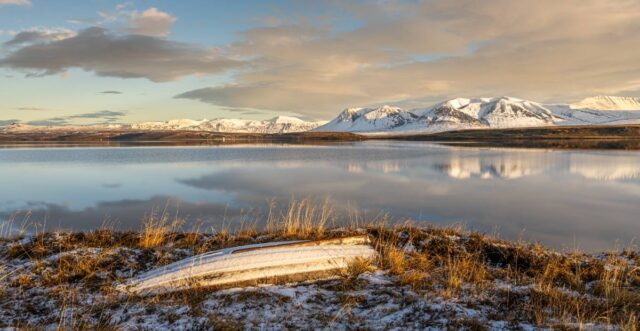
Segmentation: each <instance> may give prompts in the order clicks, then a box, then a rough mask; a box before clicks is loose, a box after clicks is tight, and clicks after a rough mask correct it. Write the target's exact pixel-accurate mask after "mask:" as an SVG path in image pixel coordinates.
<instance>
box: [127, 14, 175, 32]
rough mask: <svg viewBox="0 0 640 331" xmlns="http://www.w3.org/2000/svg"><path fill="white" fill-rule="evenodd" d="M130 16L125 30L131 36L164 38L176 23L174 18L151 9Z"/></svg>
mask: <svg viewBox="0 0 640 331" xmlns="http://www.w3.org/2000/svg"><path fill="white" fill-rule="evenodd" d="M130 15H131V17H130V19H129V28H128V29H127V30H128V31H129V32H130V33H133V34H141V35H146V36H155V37H166V36H168V35H169V30H170V29H171V26H172V25H173V23H174V22H175V21H176V18H175V16H172V15H170V14H169V13H165V12H163V11H160V10H158V9H157V8H153V7H152V8H149V9H147V10H145V11H143V12H139V11H134V12H132V13H131V14H130Z"/></svg>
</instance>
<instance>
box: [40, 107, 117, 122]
mask: <svg viewBox="0 0 640 331" xmlns="http://www.w3.org/2000/svg"><path fill="white" fill-rule="evenodd" d="M126 115H127V113H125V112H121V111H112V110H100V111H96V112H91V113H83V114H74V115H68V116H58V117H52V118H47V119H43V120H35V121H29V122H27V124H30V125H44V126H57V125H69V124H72V122H73V120H83V119H84V120H87V119H89V120H90V119H95V120H101V121H100V123H114V122H117V121H119V120H120V119H121V118H122V117H124V116H126Z"/></svg>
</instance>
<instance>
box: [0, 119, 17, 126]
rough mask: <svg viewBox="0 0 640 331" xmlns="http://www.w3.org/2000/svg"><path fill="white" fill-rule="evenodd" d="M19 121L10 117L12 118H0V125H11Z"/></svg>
mask: <svg viewBox="0 0 640 331" xmlns="http://www.w3.org/2000/svg"><path fill="white" fill-rule="evenodd" d="M18 122H20V120H18V119H12V120H0V126H6V125H11V124H13V123H18Z"/></svg>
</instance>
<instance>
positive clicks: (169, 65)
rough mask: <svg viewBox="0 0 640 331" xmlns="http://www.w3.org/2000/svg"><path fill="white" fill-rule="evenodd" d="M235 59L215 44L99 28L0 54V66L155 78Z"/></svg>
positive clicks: (35, 72)
mask: <svg viewBox="0 0 640 331" xmlns="http://www.w3.org/2000/svg"><path fill="white" fill-rule="evenodd" d="M240 64H241V63H240V62H238V61H235V60H231V59H229V58H226V57H223V56H222V55H221V54H220V52H219V51H218V50H215V49H207V48H203V47H199V46H196V45H192V44H186V43H180V42H174V41H169V40H165V39H162V38H157V37H150V36H142V35H120V34H114V33H111V32H109V31H108V30H106V29H103V28H99V27H92V28H88V29H85V30H81V31H79V32H78V33H77V35H75V36H73V37H70V38H66V39H62V40H56V41H51V42H40V43H36V44H31V45H27V46H25V47H22V48H20V49H18V50H15V51H13V52H11V53H10V54H8V55H7V56H6V57H5V58H3V59H0V66H2V67H7V68H12V69H16V70H25V71H27V72H28V73H29V75H31V76H42V75H52V74H57V73H61V72H64V71H65V70H67V69H71V68H80V69H83V70H86V71H91V72H95V73H96V74H97V75H99V76H111V77H120V78H146V79H149V80H151V81H154V82H166V81H172V80H176V79H179V78H181V77H184V76H189V75H208V74H218V73H221V72H223V71H225V70H227V69H230V68H233V67H237V66H239V65H240Z"/></svg>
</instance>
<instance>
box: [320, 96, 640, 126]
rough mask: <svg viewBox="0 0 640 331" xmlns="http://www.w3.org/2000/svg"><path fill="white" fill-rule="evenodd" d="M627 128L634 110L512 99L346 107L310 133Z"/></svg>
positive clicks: (612, 100)
mask: <svg viewBox="0 0 640 331" xmlns="http://www.w3.org/2000/svg"><path fill="white" fill-rule="evenodd" d="M597 98H600V99H598V100H602V101H603V102H604V100H609V104H610V107H613V106H614V105H617V107H618V108H616V109H615V110H618V109H627V108H629V107H632V104H633V100H634V99H633V98H619V97H606V98H603V97H597ZM597 98H592V100H596V99H597ZM585 100H586V99H585ZM590 103H591V104H594V103H593V102H590ZM601 106H602V107H605V104H604V103H601ZM623 107H624V108H623ZM629 123H640V111H635V112H634V111H623V110H621V111H609V110H599V109H586V108H580V109H576V108H574V105H561V104H554V105H545V104H541V103H537V102H533V101H527V100H521V99H517V98H512V97H497V98H479V99H466V98H456V99H451V100H447V101H444V102H441V103H438V104H435V105H433V106H430V107H426V108H416V109H411V110H403V109H401V108H398V107H391V106H384V107H380V108H349V109H346V110H344V111H343V112H342V113H340V114H339V115H338V117H336V118H335V119H333V120H332V121H330V122H329V123H327V124H325V125H323V126H320V127H318V128H316V129H314V131H347V132H361V133H434V132H442V131H451V130H461V129H490V128H515V127H534V126H551V125H586V124H629Z"/></svg>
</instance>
